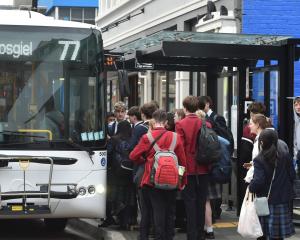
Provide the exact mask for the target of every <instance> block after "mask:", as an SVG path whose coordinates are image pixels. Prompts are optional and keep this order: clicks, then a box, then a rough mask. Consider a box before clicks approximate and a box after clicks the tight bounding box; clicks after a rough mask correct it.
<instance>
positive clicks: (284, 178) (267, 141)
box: [249, 129, 295, 240]
mask: <svg viewBox="0 0 300 240" xmlns="http://www.w3.org/2000/svg"><path fill="white" fill-rule="evenodd" d="M258 142H259V148H260V149H261V152H260V153H259V154H258V155H257V157H255V158H254V160H253V162H254V176H253V179H252V180H251V182H250V185H249V190H250V192H252V193H255V194H256V196H257V197H267V196H268V195H269V197H268V203H269V209H270V215H269V216H266V217H260V223H261V226H262V229H263V233H264V236H263V237H261V238H259V239H260V240H266V239H269V240H275V239H277V240H282V239H284V238H288V237H290V236H292V235H294V234H295V230H294V226H293V222H292V218H291V213H290V205H289V204H290V202H291V201H292V199H293V180H294V179H295V170H294V167H293V164H292V161H291V160H292V159H291V157H290V154H289V151H288V147H287V146H286V144H285V143H284V142H283V141H278V136H277V132H276V131H274V130H271V129H265V130H262V131H261V133H260V135H259V138H258ZM273 176H274V177H273ZM269 191H270V194H269ZM249 224H251V223H249Z"/></svg>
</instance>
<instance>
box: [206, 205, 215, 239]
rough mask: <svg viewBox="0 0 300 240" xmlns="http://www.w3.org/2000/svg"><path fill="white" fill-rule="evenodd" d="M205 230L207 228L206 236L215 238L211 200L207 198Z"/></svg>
mask: <svg viewBox="0 0 300 240" xmlns="http://www.w3.org/2000/svg"><path fill="white" fill-rule="evenodd" d="M205 230H206V238H207V239H214V238H215V236H214V231H213V226H212V211H211V205H210V200H206V204H205Z"/></svg>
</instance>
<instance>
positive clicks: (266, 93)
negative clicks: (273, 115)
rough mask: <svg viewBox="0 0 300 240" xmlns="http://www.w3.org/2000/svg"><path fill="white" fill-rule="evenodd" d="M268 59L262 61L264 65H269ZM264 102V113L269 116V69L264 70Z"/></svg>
mask: <svg viewBox="0 0 300 240" xmlns="http://www.w3.org/2000/svg"><path fill="white" fill-rule="evenodd" d="M270 63H271V62H270V60H266V61H265V62H264V65H265V67H266V66H269V65H270ZM264 104H265V106H266V115H267V116H268V117H269V116H270V70H267V71H265V72H264Z"/></svg>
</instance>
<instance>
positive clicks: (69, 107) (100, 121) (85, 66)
mask: <svg viewBox="0 0 300 240" xmlns="http://www.w3.org/2000/svg"><path fill="white" fill-rule="evenodd" d="M0 15H1V19H0V219H26V218H31V219H32V218H39V219H44V222H45V225H46V226H48V227H50V228H51V227H54V228H55V229H56V230H57V229H64V227H65V226H66V223H67V220H68V219H70V218H103V217H105V211H106V209H105V202H106V165H107V164H106V163H107V159H106V157H107V156H106V155H107V154H106V150H105V146H106V130H105V114H106V83H105V79H104V76H105V75H104V74H103V70H104V67H103V66H104V62H103V56H104V54H103V45H102V38H101V32H100V30H99V29H98V28H97V27H96V26H93V25H89V24H84V23H79V22H70V21H63V20H55V19H53V18H51V17H46V16H44V15H42V14H39V13H36V12H32V11H22V10H0Z"/></svg>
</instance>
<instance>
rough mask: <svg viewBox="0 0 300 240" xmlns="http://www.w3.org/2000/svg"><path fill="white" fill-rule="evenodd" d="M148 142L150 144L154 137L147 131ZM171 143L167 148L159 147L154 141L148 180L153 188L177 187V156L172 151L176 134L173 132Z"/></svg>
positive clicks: (172, 188)
mask: <svg viewBox="0 0 300 240" xmlns="http://www.w3.org/2000/svg"><path fill="white" fill-rule="evenodd" d="M147 137H148V139H149V142H150V143H151V144H152V143H153V142H154V138H153V136H152V134H151V133H147ZM172 137H173V138H172V143H171V146H170V147H169V150H163V149H160V148H159V146H158V145H157V144H156V143H155V144H154V145H153V148H154V150H155V155H154V164H153V167H152V169H151V175H150V181H151V183H152V184H153V185H154V188H158V189H163V190H174V189H177V188H178V183H179V172H178V167H179V165H178V158H177V156H176V154H175V152H174V149H175V146H176V140H177V135H176V133H173V136H172Z"/></svg>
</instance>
